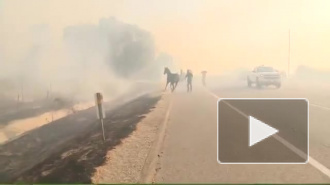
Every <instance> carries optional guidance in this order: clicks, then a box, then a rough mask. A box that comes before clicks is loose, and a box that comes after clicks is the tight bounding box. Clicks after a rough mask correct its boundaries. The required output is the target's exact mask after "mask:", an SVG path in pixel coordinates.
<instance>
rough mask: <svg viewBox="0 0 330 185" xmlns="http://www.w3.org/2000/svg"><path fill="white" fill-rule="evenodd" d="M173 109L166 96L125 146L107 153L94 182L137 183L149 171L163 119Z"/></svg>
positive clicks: (122, 145) (93, 178)
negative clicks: (152, 152) (168, 110)
mask: <svg viewBox="0 0 330 185" xmlns="http://www.w3.org/2000/svg"><path fill="white" fill-rule="evenodd" d="M169 105H170V96H169V95H168V94H164V95H163V96H162V98H161V99H160V101H158V103H157V104H156V106H155V108H154V109H153V110H152V111H151V112H150V113H149V114H147V115H146V117H145V118H144V119H143V120H141V121H140V122H139V123H138V124H137V129H136V130H135V131H134V132H133V133H131V134H130V136H129V137H127V138H125V139H124V140H122V143H121V144H120V145H118V146H116V147H115V148H114V149H112V150H110V151H108V153H107V155H106V158H107V159H106V163H105V164H104V165H102V166H100V167H98V168H97V169H96V172H95V174H94V176H93V177H92V182H93V183H96V184H100V183H133V182H134V183H137V182H139V181H140V179H143V178H145V177H143V176H145V175H146V174H143V173H142V172H145V171H148V170H146V169H149V167H148V166H149V165H150V164H149V163H148V161H149V160H150V157H152V156H150V155H152V154H151V151H152V150H153V149H154V143H155V141H156V140H157V137H158V135H159V131H160V129H163V128H162V127H161V125H162V123H163V122H164V115H165V114H166V111H167V109H168V107H169Z"/></svg>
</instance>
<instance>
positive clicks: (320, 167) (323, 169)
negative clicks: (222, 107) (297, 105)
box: [207, 90, 330, 178]
mask: <svg viewBox="0 0 330 185" xmlns="http://www.w3.org/2000/svg"><path fill="white" fill-rule="evenodd" d="M207 92H208V93H209V94H210V95H212V96H213V97H215V98H216V99H220V97H219V96H218V95H216V94H214V93H213V92H211V91H209V90H208V91H207ZM224 103H226V104H227V105H228V106H229V107H230V108H232V109H233V110H235V111H237V112H238V113H239V114H241V115H242V116H244V117H246V118H248V115H246V114H245V113H243V112H242V111H240V110H239V109H237V108H236V107H234V106H232V105H231V104H229V103H227V102H226V101H224ZM312 105H313V106H316V105H315V104H312ZM317 106H318V105H317ZM320 107H322V108H327V107H323V106H320ZM328 109H329V110H330V108H328ZM273 137H274V138H275V139H276V140H277V141H279V142H280V143H282V144H283V145H284V146H286V147H287V148H289V149H290V150H291V151H293V152H294V153H296V154H297V155H299V156H301V157H304V156H306V154H305V153H304V152H303V151H301V150H300V149H298V148H297V147H295V146H294V145H292V144H291V143H290V142H288V141H287V140H285V139H284V138H282V137H280V136H278V135H274V136H273ZM308 164H310V165H312V166H313V167H314V168H316V169H317V170H319V171H320V172H322V173H323V174H324V175H326V176H327V177H328V178H330V170H329V169H328V168H327V167H325V166H324V165H322V164H321V163H320V162H318V161H317V160H315V159H314V158H313V157H312V156H309V160H308Z"/></svg>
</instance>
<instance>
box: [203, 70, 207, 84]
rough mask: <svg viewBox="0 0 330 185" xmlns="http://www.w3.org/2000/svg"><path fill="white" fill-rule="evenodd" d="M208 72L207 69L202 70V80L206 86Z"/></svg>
mask: <svg viewBox="0 0 330 185" xmlns="http://www.w3.org/2000/svg"><path fill="white" fill-rule="evenodd" d="M206 73H207V71H202V82H203V86H204V87H205V86H206V81H205V78H206Z"/></svg>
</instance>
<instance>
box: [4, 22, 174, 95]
mask: <svg viewBox="0 0 330 185" xmlns="http://www.w3.org/2000/svg"><path fill="white" fill-rule="evenodd" d="M27 37H28V38H29V39H26V40H24V41H22V42H28V46H29V47H27V48H28V49H27V50H26V51H24V52H18V53H24V55H23V56H21V57H20V60H19V61H17V62H16V63H17V65H11V67H10V69H11V70H10V73H8V74H6V75H5V76H0V78H1V79H0V88H1V90H3V91H2V92H4V91H5V93H2V95H3V96H7V97H8V96H10V97H12V98H13V97H14V98H15V97H16V96H17V95H20V96H25V98H26V99H28V98H29V99H40V98H45V97H46V96H47V95H50V94H51V95H52V96H62V97H66V98H74V99H80V100H81V99H92V98H93V94H94V93H95V92H103V93H104V94H105V96H106V97H113V96H116V95H118V94H120V93H123V92H125V91H127V90H128V88H130V86H131V84H133V83H134V82H135V81H137V80H140V79H148V80H151V79H152V80H159V79H160V77H161V74H162V69H163V67H164V64H166V62H167V61H164V60H165V59H162V56H163V55H164V54H161V55H160V56H159V57H156V56H155V55H156V54H155V50H156V49H155V43H154V40H153V37H152V35H151V34H150V33H149V32H147V31H145V30H142V29H140V28H139V27H138V26H135V25H130V24H125V23H123V22H120V21H118V20H116V19H115V18H108V19H101V20H100V21H99V23H98V24H95V25H93V24H88V25H73V26H69V27H67V28H65V29H64V30H63V37H62V40H58V39H57V40H54V38H53V37H52V30H51V29H50V28H49V26H48V25H46V24H44V25H34V26H32V27H31V32H30V33H29V34H28V36H27ZM25 44H26V43H25ZM0 57H1V51H0ZM0 60H1V58H0ZM168 60H169V59H168ZM6 62H8V61H6ZM1 72H2V70H1Z"/></svg>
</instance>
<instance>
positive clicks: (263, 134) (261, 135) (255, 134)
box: [249, 116, 278, 146]
mask: <svg viewBox="0 0 330 185" xmlns="http://www.w3.org/2000/svg"><path fill="white" fill-rule="evenodd" d="M249 118H250V119H249V124H250V130H249V146H253V145H254V144H256V143H259V142H260V141H262V140H264V139H266V138H268V137H270V136H272V135H274V134H276V133H277V132H278V130H277V129H275V128H273V127H271V126H269V125H267V124H265V123H264V122H262V121H260V120H257V119H256V118H254V117H252V116H249Z"/></svg>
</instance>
